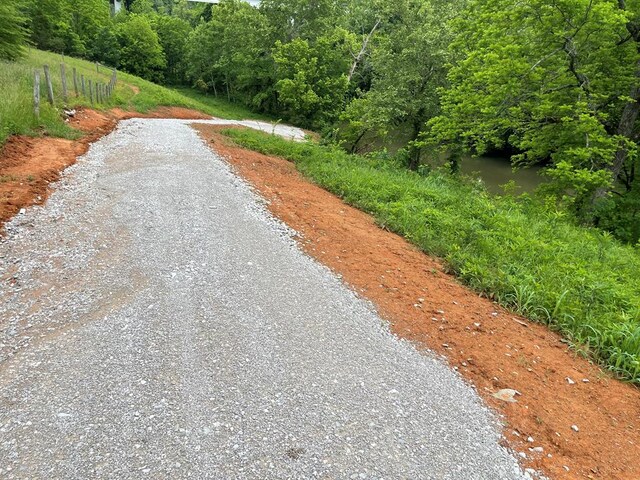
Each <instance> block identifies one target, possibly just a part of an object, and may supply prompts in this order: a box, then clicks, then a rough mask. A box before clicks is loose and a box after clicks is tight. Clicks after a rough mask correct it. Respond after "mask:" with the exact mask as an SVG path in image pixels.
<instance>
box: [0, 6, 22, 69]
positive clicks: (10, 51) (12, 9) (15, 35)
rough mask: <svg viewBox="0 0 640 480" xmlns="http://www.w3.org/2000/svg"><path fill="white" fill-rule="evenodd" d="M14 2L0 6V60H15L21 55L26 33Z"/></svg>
mask: <svg viewBox="0 0 640 480" xmlns="http://www.w3.org/2000/svg"><path fill="white" fill-rule="evenodd" d="M17 7H18V5H17V2H16V0H5V1H3V2H2V3H1V4H0V60H16V59H17V58H19V57H20V56H21V55H22V53H23V47H24V44H25V40H26V36H27V32H26V30H25V28H24V27H23V26H22V25H23V23H24V20H25V19H24V18H22V16H21V15H20V14H19V13H18V8H17Z"/></svg>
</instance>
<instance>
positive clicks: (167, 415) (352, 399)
mask: <svg viewBox="0 0 640 480" xmlns="http://www.w3.org/2000/svg"><path fill="white" fill-rule="evenodd" d="M188 123H189V122H186V121H179V120H139V119H135V120H128V121H124V122H122V123H121V124H120V126H119V128H118V129H117V130H116V131H114V132H113V133H112V134H110V135H108V136H107V137H105V138H103V139H102V140H101V141H99V142H97V143H96V144H94V145H93V146H92V147H91V149H90V151H89V152H88V153H87V154H86V155H85V156H83V157H81V158H80V159H79V160H78V162H77V163H76V164H75V165H74V166H73V167H71V168H69V169H67V171H66V172H65V175H64V177H63V180H62V181H60V182H59V183H58V184H57V186H56V190H55V192H54V193H53V195H52V196H51V197H50V199H49V201H48V202H47V204H46V205H45V206H44V207H33V208H30V209H28V210H27V212H26V213H25V214H23V215H19V216H18V217H16V218H15V219H14V220H13V221H11V222H10V223H9V224H8V225H7V236H6V237H5V238H4V239H2V240H1V242H0V271H1V272H2V274H1V275H2V276H1V278H0V280H1V283H0V328H1V331H0V386H1V389H0V477H2V478H6V479H18V478H20V479H26V478H47V479H55V478H61V479H62V478H64V479H87V478H114V479H129V478H131V479H134V478H135V479H139V478H153V479H182V478H198V479H200V478H211V479H307V478H309V479H312V478H318V479H461V480H469V479H490V480H495V479H520V478H528V477H529V474H528V473H525V472H522V471H521V469H520V468H519V467H518V464H517V462H516V460H515V459H514V457H513V456H512V455H511V454H510V453H509V452H508V451H507V450H505V449H504V448H502V447H501V446H500V445H499V442H500V439H501V437H500V428H499V425H498V423H497V421H496V419H495V418H494V416H493V415H492V413H491V412H490V411H489V410H488V409H487V408H486V407H485V406H483V405H482V403H481V401H480V400H479V398H478V396H477V394H476V393H475V392H474V390H473V389H472V388H471V387H470V386H468V385H467V384H465V383H464V382H463V380H462V379H461V378H460V377H459V376H458V375H457V374H456V373H454V372H452V371H451V370H450V368H449V367H448V366H447V365H445V364H444V362H442V361H441V360H440V359H438V358H436V357H435V356H433V355H431V354H429V353H425V352H421V351H418V350H417V349H416V348H414V347H413V346H412V345H411V344H409V343H407V342H404V341H401V340H399V339H397V338H396V337H394V336H393V335H391V334H390V333H389V331H388V328H387V326H386V324H385V322H384V321H382V320H381V319H380V318H379V317H378V316H377V314H376V313H375V312H374V310H373V308H372V306H371V305H369V304H368V303H366V302H365V301H363V300H362V299H360V298H358V297H357V296H356V295H355V294H354V293H353V292H352V291H350V290H349V289H348V288H347V287H346V286H345V285H344V284H343V283H342V282H341V281H340V279H339V278H337V277H336V276H335V275H333V274H332V273H331V272H330V271H329V270H328V269H327V268H325V267H323V266H322V265H320V264H318V263H316V262H315V261H313V260H312V259H310V258H309V257H307V256H306V255H304V254H303V253H302V252H301V251H300V250H299V249H298V247H297V246H296V242H295V232H292V231H290V230H289V229H288V228H287V227H286V226H284V225H283V224H282V223H280V222H279V221H277V220H276V219H274V218H272V217H271V216H270V215H269V214H268V213H267V212H266V210H265V208H264V205H263V203H262V201H261V200H260V198H259V197H257V196H256V195H255V194H254V193H253V192H252V191H251V189H250V188H249V187H248V186H247V185H246V184H245V183H244V182H243V181H242V180H240V179H239V178H238V177H237V176H235V175H234V174H233V173H232V172H231V171H230V169H229V168H228V166H227V165H226V164H225V163H224V161H223V160H222V159H221V158H219V157H218V156H217V155H215V154H214V153H213V152H212V151H210V150H209V149H208V148H207V146H206V145H205V144H204V143H203V142H202V141H201V140H200V139H199V137H198V136H197V134H196V133H195V132H194V131H193V130H192V129H191V128H190V127H189V125H188Z"/></svg>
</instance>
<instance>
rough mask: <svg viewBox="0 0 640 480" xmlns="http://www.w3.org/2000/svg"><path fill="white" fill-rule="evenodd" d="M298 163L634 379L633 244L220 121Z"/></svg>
mask: <svg viewBox="0 0 640 480" xmlns="http://www.w3.org/2000/svg"><path fill="white" fill-rule="evenodd" d="M225 134H227V135H229V136H230V137H231V138H233V139H234V141H236V142H238V144H240V145H242V146H245V147H248V148H251V149H253V150H256V151H259V152H261V153H265V154H269V155H277V156H282V157H284V158H286V159H289V160H292V161H294V162H295V164H296V166H297V167H298V168H299V169H300V171H301V172H302V173H303V174H305V175H306V176H308V177H309V178H311V179H312V180H313V181H315V182H316V183H318V184H319V185H321V186H323V187H324V188H326V189H327V190H329V191H331V192H333V193H336V194H337V195H339V196H340V197H341V198H343V199H344V200H345V201H346V202H347V203H349V204H351V205H354V206H356V207H358V208H360V209H362V210H364V211H366V212H368V213H371V214H372V215H373V216H374V217H375V218H376V219H377V221H378V222H379V224H380V225H381V226H382V227H384V228H386V229H389V230H391V231H393V232H396V233H398V234H400V235H402V236H403V237H405V238H407V239H408V240H409V241H411V242H412V243H414V244H415V245H417V246H418V247H420V248H421V249H422V250H423V251H425V252H427V253H430V254H433V255H436V256H438V257H440V258H443V259H444V260H445V262H446V265H447V268H448V271H450V272H451V273H455V274H456V275H457V276H458V277H459V278H460V279H461V280H462V281H463V282H465V283H466V284H467V285H469V286H470V287H471V288H473V289H474V290H476V291H477V292H479V293H480V294H481V295H485V296H488V297H489V298H491V299H493V300H495V301H497V302H498V303H500V304H501V305H504V306H506V307H507V308H510V309H512V310H514V311H515V312H517V313H520V314H522V315H525V316H527V317H529V318H531V319H533V320H536V321H539V322H541V323H544V324H546V325H549V326H550V327H551V328H553V329H555V330H558V331H560V332H562V334H563V335H564V337H565V338H566V340H567V342H569V343H570V344H571V345H573V346H574V348H575V349H576V351H578V352H580V353H581V354H584V355H585V356H587V357H589V358H593V359H595V360H597V361H599V362H601V363H602V364H603V365H605V366H606V367H607V368H608V369H610V370H611V371H612V372H614V373H615V374H617V375H619V376H620V377H622V378H625V379H627V380H628V381H632V382H635V383H640V254H639V252H638V250H637V249H636V248H634V247H631V246H628V245H623V244H621V243H620V242H618V241H616V240H615V239H613V238H612V237H611V236H610V235H606V234H604V233H602V232H600V231H598V230H596V229H589V228H583V227H579V226H576V225H574V224H572V223H571V222H570V221H568V220H567V219H566V218H565V216H564V215H562V214H561V212H558V211H556V210H555V209H553V208H548V207H545V206H543V205H540V204H538V203H535V202H533V201H522V200H517V199H515V198H512V197H508V196H506V197H501V198H496V197H493V196H491V195H489V194H487V193H486V191H485V190H483V189H482V188H479V187H475V186H474V185H469V184H465V183H461V182H459V181H457V180H456V179H454V178H451V177H449V176H446V175H444V174H441V173H437V172H434V173H432V174H430V175H427V176H421V175H418V174H415V173H413V172H410V171H407V170H406V169H405V168H403V167H402V166H399V165H395V164H393V163H391V162H390V161H389V160H387V159H381V160H376V159H375V158H369V157H361V156H355V155H349V154H346V153H344V152H342V151H340V150H337V149H333V148H330V147H324V146H320V145H313V144H309V143H307V144H294V143H291V142H286V141H284V140H281V139H278V138H275V137H272V136H268V135H260V134H259V133H256V132H251V131H246V130H228V131H225Z"/></svg>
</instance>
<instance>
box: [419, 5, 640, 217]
mask: <svg viewBox="0 0 640 480" xmlns="http://www.w3.org/2000/svg"><path fill="white" fill-rule="evenodd" d="M638 7H639V5H638V2H637V1H634V2H628V4H627V3H626V2H624V1H622V0H621V1H608V0H599V1H595V0H564V1H561V2H554V3H553V4H549V3H548V2H546V1H542V0H526V1H523V2H518V3H517V4H514V3H513V2H508V1H506V0H490V1H485V0H483V1H479V0H473V1H472V2H470V4H469V8H468V10H467V13H466V15H464V16H463V17H462V18H461V19H460V20H459V21H457V22H456V23H455V29H456V34H457V38H456V40H455V41H454V42H453V43H452V44H451V51H452V53H453V54H454V55H455V56H456V58H455V61H454V63H453V67H452V68H451V70H450V72H449V76H448V78H449V81H450V82H451V87H450V88H448V89H447V90H446V91H445V92H444V96H443V115H442V116H441V117H439V118H438V119H436V120H435V121H433V122H432V124H431V126H432V132H433V135H434V138H436V139H437V140H438V141H440V142H441V143H444V144H449V145H455V144H462V145H464V146H465V147H466V148H468V149H472V150H474V151H477V152H479V153H482V152H484V151H486V150H488V149H491V148H505V147H507V146H510V147H513V148H515V149H517V150H519V151H520V152H521V153H519V154H517V155H515V156H514V161H515V162H516V163H521V164H531V163H541V162H542V163H547V162H548V163H549V170H548V174H549V175H550V177H551V178H552V179H553V180H554V185H555V189H554V190H552V191H550V192H549V193H554V194H555V195H557V197H558V198H562V199H563V200H564V202H565V203H566V204H568V205H569V206H571V207H572V208H573V210H574V211H575V212H577V213H578V214H579V215H580V216H581V217H582V218H585V219H592V218H594V217H596V218H597V216H598V215H600V214H602V212H600V213H599V212H598V210H599V209H601V208H605V207H606V206H605V205H604V204H600V203H601V202H600V200H604V199H605V198H607V196H608V192H611V191H613V190H619V189H620V188H622V190H623V191H624V190H627V191H630V190H632V189H633V188H634V187H633V185H635V183H637V181H636V180H635V179H634V178H633V177H634V175H635V173H634V172H635V170H636V165H637V157H638V145H637V138H638V133H639V131H638V124H637V119H638V110H639V109H640V104H638V100H639V99H640V79H639V76H640V53H639V47H640V24H639V23H638V17H637V12H638V11H639V10H638ZM621 195H624V193H621ZM598 204H600V205H598Z"/></svg>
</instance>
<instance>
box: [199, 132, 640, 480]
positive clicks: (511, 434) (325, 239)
mask: <svg viewBox="0 0 640 480" xmlns="http://www.w3.org/2000/svg"><path fill="white" fill-rule="evenodd" d="M197 128H198V130H199V131H200V132H201V134H202V136H203V138H205V139H206V140H207V141H208V142H210V144H211V145H212V147H213V148H214V149H215V150H216V151H217V152H218V153H220V154H221V155H223V156H225V157H226V158H227V159H228V161H229V162H230V163H231V164H232V165H233V166H234V167H235V169H236V170H237V171H238V173H239V174H240V175H242V176H243V177H244V178H246V179H247V180H248V181H249V182H250V183H251V184H252V185H254V187H255V188H256V189H257V190H258V191H259V192H260V193H261V194H262V195H263V196H264V197H265V198H266V199H267V200H269V202H270V205H269V208H270V210H271V211H272V213H273V214H274V215H276V216H277V217H279V218H280V219H282V220H283V221H284V222H286V223H287V224H288V225H290V226H291V227H292V228H294V229H295V230H296V231H298V232H300V233H301V234H302V238H301V240H300V243H301V245H302V247H303V248H304V250H305V251H306V252H307V253H309V254H310V255H312V256H314V257H315V258H317V259H318V260H319V261H320V262H322V263H323V264H325V265H327V266H329V267H330V268H331V269H333V270H334V271H335V272H337V273H338V274H340V275H342V277H343V278H344V280H345V281H346V282H347V283H349V284H350V285H352V286H353V288H354V289H356V290H357V291H358V292H360V293H361V294H362V296H363V297H366V298H368V299H370V300H371V301H372V302H374V303H375V305H376V306H377V308H378V310H379V312H380V313H381V314H382V315H383V316H384V317H385V318H387V319H388V320H389V321H390V323H391V325H392V329H393V331H394V332H395V333H396V334H398V335H399V336H401V337H403V338H406V339H409V340H412V341H414V342H416V345H418V346H419V347H420V346H426V347H428V348H430V349H432V350H435V351H436V352H438V353H440V354H442V355H444V356H445V357H446V358H447V359H448V361H449V363H450V364H451V365H452V366H453V367H455V368H457V369H458V371H459V372H460V374H461V375H463V376H464V377H465V378H466V379H468V380H469V381H470V382H471V383H473V384H474V385H475V386H476V388H477V390H478V392H479V393H480V395H482V397H483V398H484V399H485V401H486V402H487V403H488V404H490V405H491V406H492V407H494V408H495V410H497V411H498V412H500V413H501V414H503V415H504V421H505V431H504V434H505V437H506V440H507V442H508V444H509V446H510V447H511V448H512V449H514V450H515V451H517V452H523V453H525V454H526V457H527V458H526V460H523V463H524V464H525V465H526V466H530V467H532V468H535V469H541V470H543V471H545V472H546V473H547V474H548V475H549V476H550V477H551V478H554V479H578V478H580V479H583V478H594V479H628V480H637V479H638V478H640V391H638V389H637V388H635V387H633V386H630V385H628V384H624V383H622V382H619V381H617V380H615V379H612V378H610V377H609V376H608V375H607V374H605V373H603V372H602V371H601V370H600V369H599V368H597V367H596V366H594V365H592V364H591V363H590V362H589V361H587V360H585V359H583V358H580V357H577V356H576V355H575V353H574V352H573V351H571V350H570V349H568V348H567V346H566V344H564V343H563V342H562V341H561V337H559V336H558V335H556V334H554V333H552V332H550V331H549V330H548V329H547V328H546V327H544V326H541V325H537V324H532V323H530V322H528V321H526V320H525V319H523V318H521V317H517V316H515V315H513V314H512V313H510V312H508V311H506V310H504V309H502V308H500V307H499V306H497V305H495V304H494V303H492V302H491V301H490V300H487V299H485V298H479V297H478V296H477V295H476V294H474V293H473V292H471V291H469V290H468V289H467V288H465V287H464V286H462V285H460V284H459V283H458V282H457V281H456V280H455V278H453V277H452V276H449V275H447V274H445V273H443V268H442V265H441V264H440V263H439V262H438V261H437V260H434V259H433V258H430V257H429V256H427V255H424V254H423V253H421V252H420V251H418V250H417V249H416V248H415V247H414V246H412V245H411V244H409V243H408V242H407V241H405V240H404V239H402V238H401V237H399V236H397V235H394V234H392V233H389V232H387V231H384V230H382V229H380V228H379V227H378V226H376V224H375V223H374V220H373V219H372V218H371V217H370V216H369V215H366V214H364V213H362V212H361V211H359V210H357V209H354V208H352V207H349V206H348V205H346V204H345V203H343V202H342V201H341V200H340V199H339V198H337V197H335V196H334V195H332V194H330V193H328V192H326V191H325V190H323V189H321V188H319V187H317V186H316V185H314V184H312V183H310V182H309V181H308V180H305V179H304V178H302V177H301V175H300V174H299V173H298V172H297V171H296V169H295V166H294V165H293V164H291V163H290V162H288V161H286V160H283V159H280V158H274V157H268V156H265V155H261V154H259V153H256V152H252V151H248V150H245V149H242V148H239V147H236V146H234V145H233V144H232V142H231V140H229V139H228V138H226V137H223V136H222V135H220V134H219V133H218V131H219V130H220V129H221V128H229V127H216V126H208V125H200V126H197ZM505 388H509V389H515V390H518V391H519V392H520V393H521V395H520V396H518V397H516V398H517V403H506V402H503V401H501V400H497V399H496V398H494V397H493V396H492V394H493V393H495V392H496V391H498V390H500V389H505ZM573 426H576V427H577V429H578V431H575V430H574V428H572V427H573ZM529 437H531V438H532V439H533V442H529V441H528V438H529ZM535 447H543V452H542V453H540V452H535V451H531V450H530V449H533V448H535ZM549 454H550V455H551V456H548V455H549ZM565 467H567V468H568V471H567V468H565Z"/></svg>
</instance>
